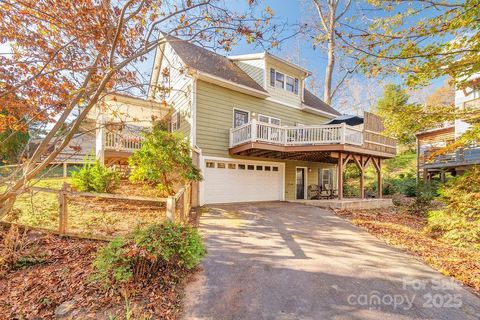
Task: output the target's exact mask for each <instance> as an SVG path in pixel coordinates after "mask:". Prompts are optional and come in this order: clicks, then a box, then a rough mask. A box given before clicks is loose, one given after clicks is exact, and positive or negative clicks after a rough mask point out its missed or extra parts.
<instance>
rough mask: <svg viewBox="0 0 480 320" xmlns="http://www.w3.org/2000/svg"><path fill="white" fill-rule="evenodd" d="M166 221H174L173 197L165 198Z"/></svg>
mask: <svg viewBox="0 0 480 320" xmlns="http://www.w3.org/2000/svg"><path fill="white" fill-rule="evenodd" d="M167 219H168V220H170V221H175V196H169V197H168V198H167Z"/></svg>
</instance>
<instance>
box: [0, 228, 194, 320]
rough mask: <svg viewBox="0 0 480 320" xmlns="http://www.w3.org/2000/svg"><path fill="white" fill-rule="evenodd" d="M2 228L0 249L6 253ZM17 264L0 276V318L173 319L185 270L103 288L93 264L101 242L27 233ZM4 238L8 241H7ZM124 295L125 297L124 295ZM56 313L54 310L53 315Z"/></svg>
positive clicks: (175, 314) (177, 309) (177, 310)
mask: <svg viewBox="0 0 480 320" xmlns="http://www.w3.org/2000/svg"><path fill="white" fill-rule="evenodd" d="M5 234H6V231H5V229H2V230H1V231H0V252H1V253H2V254H5V253H6V251H5V250H8V249H6V248H5V241H4V239H5ZM27 240H28V243H29V244H28V246H27V247H26V248H25V249H23V252H22V254H21V256H22V257H21V258H20V259H18V263H17V265H16V266H15V267H14V268H13V269H10V270H8V271H4V272H3V274H2V275H0V292H1V293H2V294H1V295H0V315H1V316H0V318H1V319H125V318H127V316H129V317H130V319H176V318H177V317H178V316H179V312H180V309H181V307H180V306H181V305H180V300H181V297H182V294H183V287H184V282H185V279H186V278H187V276H188V275H187V274H181V273H178V272H176V271H175V270H168V271H166V272H165V273H164V274H163V275H162V276H161V277H160V278H157V279H151V280H150V281H148V282H147V283H144V284H137V285H135V286H132V287H130V288H129V289H128V290H127V291H122V292H123V294H121V293H120V292H119V291H118V290H117V291H114V290H111V289H110V290H107V291H104V290H101V289H100V287H99V286H98V285H97V284H95V283H93V282H92V281H90V280H89V279H90V276H91V274H92V267H91V263H92V260H93V258H94V254H95V252H96V251H97V249H98V248H99V247H100V246H102V245H104V242H100V241H93V240H79V239H73V238H62V237H58V236H53V235H45V234H42V233H38V232H30V233H29V234H28V235H27ZM7 242H8V241H7ZM125 293H126V296H127V297H128V298H127V299H125ZM55 313H57V314H55Z"/></svg>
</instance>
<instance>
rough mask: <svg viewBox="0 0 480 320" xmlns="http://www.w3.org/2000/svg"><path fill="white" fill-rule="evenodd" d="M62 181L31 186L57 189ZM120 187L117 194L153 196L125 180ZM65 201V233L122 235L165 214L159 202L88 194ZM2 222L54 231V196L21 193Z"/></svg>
mask: <svg viewBox="0 0 480 320" xmlns="http://www.w3.org/2000/svg"><path fill="white" fill-rule="evenodd" d="M64 182H67V183H68V182H69V179H66V180H64V179H43V180H40V181H38V182H37V183H35V186H36V187H44V188H49V189H58V190H60V189H61V188H62V186H63V183H64ZM123 186H124V187H125V188H123V187H122V188H121V189H119V190H117V193H120V194H126V195H132V194H135V195H143V194H142V193H143V191H144V190H145V193H146V194H147V195H145V196H155V194H154V193H152V191H151V190H146V189H144V188H143V187H136V188H134V187H133V186H132V185H130V184H128V183H126V184H123ZM123 189H125V190H123ZM133 189H135V190H133ZM67 202H68V217H69V219H68V232H74V233H84V234H88V235H104V236H111V235H119V234H125V233H126V232H128V231H130V230H132V229H133V228H134V227H136V226H145V225H148V224H152V223H158V222H162V221H164V220H165V217H166V216H165V205H164V204H163V203H145V202H139V201H125V200H117V199H100V198H91V197H88V198H86V197H69V198H68V199H67ZM4 221H7V222H14V223H19V224H22V225H27V226H32V227H39V228H45V229H51V230H57V229H58V225H59V204H58V195H57V194H55V193H48V192H43V191H31V192H29V193H24V194H22V195H20V196H19V197H18V198H17V200H16V202H15V205H14V207H13V210H12V212H11V213H9V215H7V216H6V217H5V218H4Z"/></svg>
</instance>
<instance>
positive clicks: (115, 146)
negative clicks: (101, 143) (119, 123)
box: [105, 131, 143, 152]
mask: <svg viewBox="0 0 480 320" xmlns="http://www.w3.org/2000/svg"><path fill="white" fill-rule="evenodd" d="M142 140H143V137H142V136H141V135H139V134H138V133H132V132H118V131H107V132H106V133H105V149H106V150H115V151H126V152H133V151H135V150H138V149H140V147H141V146H142Z"/></svg>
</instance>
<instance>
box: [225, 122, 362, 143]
mask: <svg viewBox="0 0 480 320" xmlns="http://www.w3.org/2000/svg"><path fill="white" fill-rule="evenodd" d="M246 142H264V143H269V144H276V145H284V146H299V145H326V144H352V145H359V146H361V145H363V131H362V130H361V129H357V128H355V127H352V126H348V125H346V124H344V123H343V124H334V125H314V126H286V127H282V126H277V125H273V124H268V123H263V122H257V121H256V120H252V121H251V122H249V123H246V124H244V125H242V126H239V127H237V128H233V129H230V148H233V147H235V146H238V145H241V144H244V143H246Z"/></svg>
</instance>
